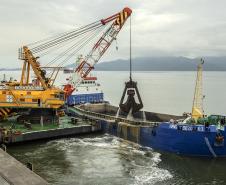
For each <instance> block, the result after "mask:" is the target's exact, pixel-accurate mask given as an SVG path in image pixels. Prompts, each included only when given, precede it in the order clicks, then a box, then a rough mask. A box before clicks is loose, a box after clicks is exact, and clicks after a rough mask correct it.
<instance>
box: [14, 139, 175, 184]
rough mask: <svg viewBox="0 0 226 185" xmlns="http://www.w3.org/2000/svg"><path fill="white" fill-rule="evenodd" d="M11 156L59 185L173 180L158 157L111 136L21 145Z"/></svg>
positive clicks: (149, 182) (15, 148)
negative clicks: (28, 163)
mask: <svg viewBox="0 0 226 185" xmlns="http://www.w3.org/2000/svg"><path fill="white" fill-rule="evenodd" d="M10 153H12V154H13V155H14V156H15V157H16V158H17V159H19V160H21V161H23V162H27V161H30V162H33V164H34V168H35V171H36V172H37V173H38V174H40V175H41V176H42V177H44V178H45V179H46V180H47V181H49V182H51V183H52V184H56V185H66V184H67V185H72V184H97V185H102V184H103V185H108V184H109V185H110V184H133V185H138V184H139V185H146V184H158V182H162V183H163V182H166V180H167V179H170V178H172V177H173V176H172V174H171V173H170V172H169V171H168V170H165V169H163V168H160V167H158V164H159V162H160V161H161V159H160V154H159V153H157V152H154V151H153V150H152V149H150V148H144V147H141V146H139V145H135V144H131V143H128V142H125V141H122V140H120V139H118V138H116V137H113V136H109V135H103V136H96V137H89V138H87V137H86V138H71V139H60V140H55V141H50V142H47V143H41V144H40V143H37V144H35V145H33V144H32V145H31V146H30V147H28V146H27V145H25V146H22V145H21V146H17V147H12V148H10ZM163 184H164V183H163Z"/></svg>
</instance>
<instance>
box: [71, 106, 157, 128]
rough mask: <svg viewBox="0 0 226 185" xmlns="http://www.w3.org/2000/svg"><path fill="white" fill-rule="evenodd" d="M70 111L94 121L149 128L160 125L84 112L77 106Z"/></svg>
mask: <svg viewBox="0 0 226 185" xmlns="http://www.w3.org/2000/svg"><path fill="white" fill-rule="evenodd" d="M69 110H71V111H73V112H75V113H78V114H80V115H83V116H87V117H88V118H93V119H102V120H112V121H116V122H124V123H127V124H131V125H149V126H150V125H152V126H156V125H158V123H157V122H149V121H142V120H128V119H125V118H121V117H115V116H111V115H107V114H102V113H97V112H92V111H88V110H84V109H81V108H79V107H77V106H74V107H70V108H69Z"/></svg>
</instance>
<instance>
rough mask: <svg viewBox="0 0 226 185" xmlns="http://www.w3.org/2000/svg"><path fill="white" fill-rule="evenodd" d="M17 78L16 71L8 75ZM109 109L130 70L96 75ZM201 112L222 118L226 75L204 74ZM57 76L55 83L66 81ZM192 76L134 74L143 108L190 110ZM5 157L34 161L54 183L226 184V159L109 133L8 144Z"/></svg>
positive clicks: (64, 184) (181, 111)
mask: <svg viewBox="0 0 226 185" xmlns="http://www.w3.org/2000/svg"><path fill="white" fill-rule="evenodd" d="M9 74H13V75H14V76H13V77H14V78H18V77H19V75H20V73H19V72H13V73H12V72H6V75H9ZM95 74H96V75H97V78H98V80H99V83H100V84H101V85H102V89H103V91H104V94H105V99H106V100H108V101H110V102H111V103H112V104H113V105H117V104H118V103H119V101H120V97H121V95H122V91H123V88H124V82H125V81H126V80H128V72H100V71H98V72H95ZM203 75H204V76H203V80H204V82H203V83H204V86H203V91H204V94H205V99H204V110H205V113H207V114H225V111H226V104H225V102H226V95H225V90H226V86H225V79H226V73H225V72H204V74H203ZM66 76H67V75H66V74H60V75H59V77H58V84H61V83H63V82H65V81H64V79H65V78H66ZM195 77H196V72H172V71H171V72H134V73H133V78H134V80H135V81H137V82H138V88H139V90H140V94H141V97H142V100H143V102H144V109H145V110H147V111H153V112H161V113H170V114H178V115H181V114H182V113H183V112H191V106H192V100H193V93H194V86H195ZM8 151H9V153H10V154H12V155H13V156H15V157H16V158H17V159H19V160H20V161H22V162H28V161H29V162H32V163H33V164H34V168H35V172H37V173H38V174H39V175H40V176H42V177H43V178H45V179H46V180H47V181H49V182H50V183H52V184H56V185H73V184H87V185H88V184H97V185H99V184H100V185H102V184H103V185H105V184H109V185H111V184H112V185H113V184H123V185H124V184H126V185H127V184H128V185H129V184H141V185H148V184H160V185H161V184H189V185H192V184H194V185H195V184H206V185H207V184H208V185H210V184H217V185H218V184H222V185H223V184H226V176H225V166H226V159H206V158H188V157H181V156H177V155H174V154H167V153H162V152H159V151H155V150H152V149H151V148H144V147H141V146H139V145H134V144H131V143H128V142H125V141H122V140H120V139H118V138H116V137H113V136H110V135H95V136H93V135H88V136H82V137H76V138H66V139H57V140H52V141H45V142H44V141H43V142H36V143H29V144H25V145H19V146H11V147H9V149H8Z"/></svg>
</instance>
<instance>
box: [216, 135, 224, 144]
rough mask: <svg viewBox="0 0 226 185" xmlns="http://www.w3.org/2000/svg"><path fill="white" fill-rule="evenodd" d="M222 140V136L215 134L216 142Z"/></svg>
mask: <svg viewBox="0 0 226 185" xmlns="http://www.w3.org/2000/svg"><path fill="white" fill-rule="evenodd" d="M223 141H224V136H221V135H217V136H216V142H218V143H222V142H223Z"/></svg>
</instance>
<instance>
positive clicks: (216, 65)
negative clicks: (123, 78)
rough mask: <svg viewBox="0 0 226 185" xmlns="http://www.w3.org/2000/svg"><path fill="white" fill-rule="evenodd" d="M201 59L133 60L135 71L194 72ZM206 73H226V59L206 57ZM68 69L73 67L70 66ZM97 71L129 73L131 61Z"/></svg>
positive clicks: (103, 65) (101, 65)
mask: <svg viewBox="0 0 226 185" xmlns="http://www.w3.org/2000/svg"><path fill="white" fill-rule="evenodd" d="M199 60H200V59H198V58H194V59H190V58H186V57H143V58H135V59H133V60H132V65H133V70H134V71H194V70H196V69H197V63H198V62H199ZM204 60H205V64H204V66H203V68H204V70H206V71H226V57H204ZM67 67H73V65H69V66H67ZM95 70H97V71H127V70H129V60H114V61H109V62H101V63H98V64H97V65H96V66H95Z"/></svg>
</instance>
